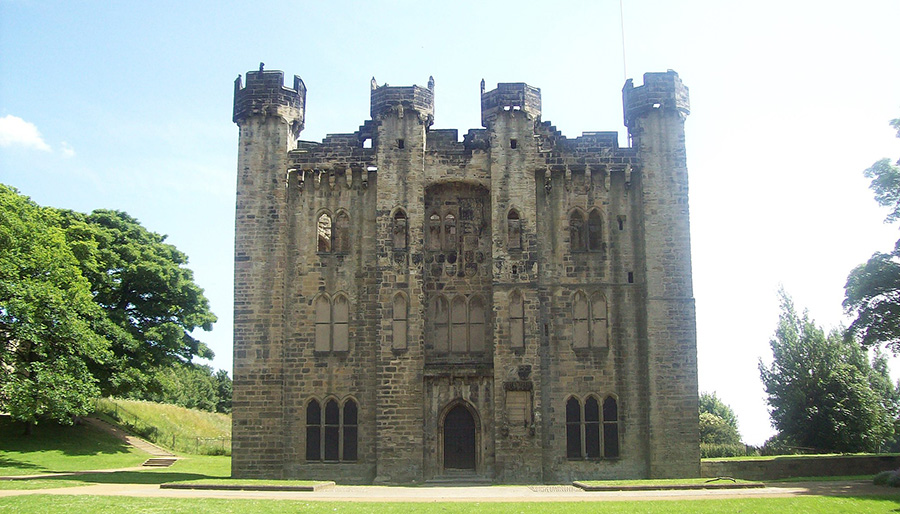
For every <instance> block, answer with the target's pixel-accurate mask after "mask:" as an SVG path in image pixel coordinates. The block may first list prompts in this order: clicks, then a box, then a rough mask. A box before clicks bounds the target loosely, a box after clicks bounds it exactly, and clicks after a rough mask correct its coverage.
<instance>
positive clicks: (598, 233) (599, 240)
mask: <svg viewBox="0 0 900 514" xmlns="http://www.w3.org/2000/svg"><path fill="white" fill-rule="evenodd" d="M588 245H589V246H588V249H589V250H590V251H592V252H596V251H598V250H600V249H601V248H602V247H603V220H602V219H601V218H600V211H598V210H597V209H594V210H592V211H591V214H590V215H589V216H588Z"/></svg>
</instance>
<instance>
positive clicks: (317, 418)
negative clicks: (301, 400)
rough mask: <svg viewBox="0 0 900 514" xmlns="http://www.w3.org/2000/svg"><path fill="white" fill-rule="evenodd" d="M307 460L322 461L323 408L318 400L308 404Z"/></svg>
mask: <svg viewBox="0 0 900 514" xmlns="http://www.w3.org/2000/svg"><path fill="white" fill-rule="evenodd" d="M306 460H322V407H321V406H319V402H318V400H310V402H309V403H308V404H306Z"/></svg>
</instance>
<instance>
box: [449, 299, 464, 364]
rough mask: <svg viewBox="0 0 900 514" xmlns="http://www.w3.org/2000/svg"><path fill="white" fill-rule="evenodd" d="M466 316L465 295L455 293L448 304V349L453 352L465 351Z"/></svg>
mask: <svg viewBox="0 0 900 514" xmlns="http://www.w3.org/2000/svg"><path fill="white" fill-rule="evenodd" d="M466 316H467V313H466V297H465V296H463V295H456V296H455V297H454V298H453V303H452V304H451V305H450V351H451V352H453V353H465V351H466V347H467V346H468V344H467V341H466V332H467V330H466V329H467V328H468V327H467V326H466V325H467V323H466Z"/></svg>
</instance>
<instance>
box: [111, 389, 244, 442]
mask: <svg viewBox="0 0 900 514" xmlns="http://www.w3.org/2000/svg"><path fill="white" fill-rule="evenodd" d="M96 410H97V413H98V414H102V415H104V416H106V417H108V418H111V419H112V420H113V421H115V422H116V423H118V424H119V425H121V426H123V427H125V428H126V429H128V430H130V431H131V432H134V433H135V434H136V435H138V436H141V437H143V438H145V439H147V440H149V441H151V442H153V443H155V444H157V445H159V446H162V447H164V448H168V449H170V450H173V451H175V452H179V453H191V454H199V455H231V416H229V415H226V414H219V413H215V412H207V411H201V410H195V409H186V408H184V407H178V406H177V405H169V404H164V403H155V402H145V401H138V400H120V399H109V398H103V399H100V400H98V401H97V409H96Z"/></svg>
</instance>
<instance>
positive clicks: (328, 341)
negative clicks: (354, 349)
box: [313, 294, 350, 352]
mask: <svg viewBox="0 0 900 514" xmlns="http://www.w3.org/2000/svg"><path fill="white" fill-rule="evenodd" d="M313 307H314V309H315V314H316V343H315V350H316V351H317V352H331V351H335V352H346V351H348V350H349V349H350V344H349V343H350V334H349V331H350V302H349V300H347V297H346V296H344V295H343V294H339V295H337V296H335V297H334V299H329V298H328V296H327V295H324V294H322V295H319V296H317V297H316V299H315V301H314V302H313Z"/></svg>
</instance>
